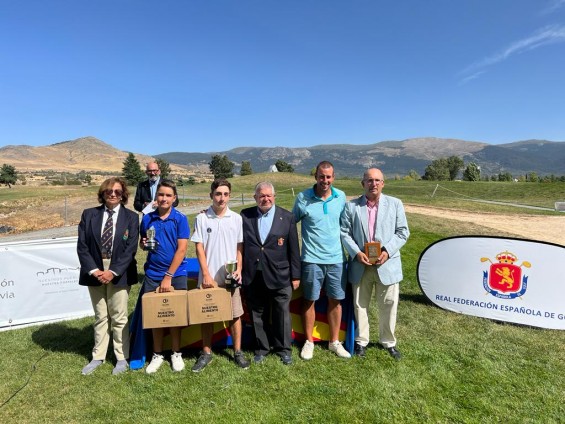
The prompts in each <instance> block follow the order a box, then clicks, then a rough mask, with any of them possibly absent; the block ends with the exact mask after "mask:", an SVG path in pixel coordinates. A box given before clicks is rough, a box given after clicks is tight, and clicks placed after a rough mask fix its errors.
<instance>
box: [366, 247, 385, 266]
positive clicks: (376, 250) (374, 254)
mask: <svg viewBox="0 0 565 424" xmlns="http://www.w3.org/2000/svg"><path fill="white" fill-rule="evenodd" d="M365 255H367V258H368V259H369V262H371V263H372V264H373V265H374V264H376V263H377V261H378V260H379V256H381V243H380V242H378V241H371V242H368V243H365Z"/></svg>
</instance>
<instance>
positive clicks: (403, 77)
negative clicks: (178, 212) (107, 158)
mask: <svg viewBox="0 0 565 424" xmlns="http://www.w3.org/2000/svg"><path fill="white" fill-rule="evenodd" d="M0 58H1V61H0V96H1V100H0V146H4V145H8V144H28V145H32V146H41V145H48V144H52V143H56V142H60V141H65V140H72V139H75V138H78V137H82V136H87V135H91V136H95V137H98V138H100V139H101V140H104V141H106V142H107V143H109V144H112V145H113V146H115V147H117V148H119V149H122V150H127V151H133V152H137V153H145V154H158V153H165V152H172V151H197V152H213V151H223V150H228V149H231V148H235V147H243V146H290V147H299V146H312V145H317V144H334V143H352V144H369V143H375V142H379V141H384V140H403V139H407V138H412V137H427V136H433V137H445V138H459V139H464V140H469V141H481V142H486V143H492V144H498V143H506V142H512V141H519V140H526V139H532V138H538V139H547V140H553V141H565V0H410V1H402V0H386V1H384V0H370V1H369V0H368V1H364V0H349V1H345V0H344V1H332V0H300V1H299V0H284V1H272V0H253V1H252V0H239V1H237V0H231V1H228V0H198V1H195V0H186V1H181V0H160V1H148V0H135V1H134V0H112V1H105V0H88V1H87V0H65V1H61V0H58V1H57V0H38V1H31V0H0Z"/></svg>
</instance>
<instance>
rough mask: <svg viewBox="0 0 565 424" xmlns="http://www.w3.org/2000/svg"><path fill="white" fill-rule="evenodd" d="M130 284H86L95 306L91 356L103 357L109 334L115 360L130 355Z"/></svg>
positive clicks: (106, 349) (104, 357)
mask: <svg viewBox="0 0 565 424" xmlns="http://www.w3.org/2000/svg"><path fill="white" fill-rule="evenodd" d="M129 290H130V287H129V286H126V287H116V286H115V285H114V284H112V283H110V284H103V285H101V286H89V287H88V292H89V293H90V300H91V302H92V306H93V307H94V348H93V349H92V359H96V360H100V361H103V360H105V359H106V352H107V351H108V344H109V342H110V335H112V344H113V346H114V355H115V356H116V359H117V360H118V361H120V360H122V359H128V358H129V328H128V295H129Z"/></svg>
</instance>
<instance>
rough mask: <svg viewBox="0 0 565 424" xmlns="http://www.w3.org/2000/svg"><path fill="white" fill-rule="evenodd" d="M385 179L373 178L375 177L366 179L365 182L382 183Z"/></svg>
mask: <svg viewBox="0 0 565 424" xmlns="http://www.w3.org/2000/svg"><path fill="white" fill-rule="evenodd" d="M383 181H384V180H379V179H378V178H373V179H370V178H369V179H366V180H365V182H366V183H373V184H380V183H382V182H383Z"/></svg>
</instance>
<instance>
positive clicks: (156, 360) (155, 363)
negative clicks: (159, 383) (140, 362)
mask: <svg viewBox="0 0 565 424" xmlns="http://www.w3.org/2000/svg"><path fill="white" fill-rule="evenodd" d="M164 360H165V357H164V356H163V355H159V354H158V353H154V354H153V358H151V363H150V364H149V365H147V368H145V373H146V374H153V373H154V372H157V370H158V369H159V367H160V366H161V364H163V361H164Z"/></svg>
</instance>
